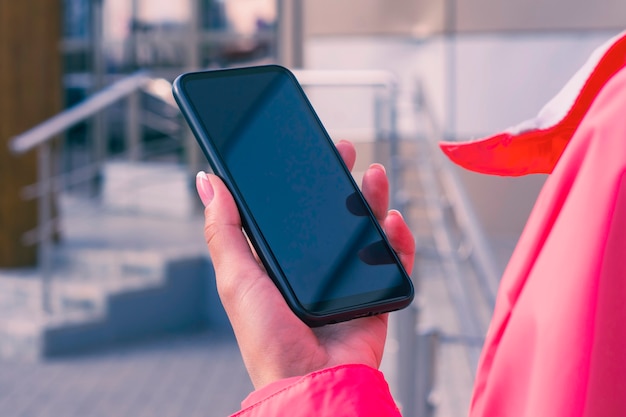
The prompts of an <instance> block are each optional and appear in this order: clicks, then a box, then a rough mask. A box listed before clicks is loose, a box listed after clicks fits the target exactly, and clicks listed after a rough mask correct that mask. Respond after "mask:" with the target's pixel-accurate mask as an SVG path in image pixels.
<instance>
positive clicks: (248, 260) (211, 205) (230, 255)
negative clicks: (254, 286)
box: [196, 172, 262, 311]
mask: <svg viewBox="0 0 626 417" xmlns="http://www.w3.org/2000/svg"><path fill="white" fill-rule="evenodd" d="M196 188H197V190H198V195H199V196H200V199H201V200H202V202H203V203H204V205H205V210H204V216H205V223H204V237H205V239H206V242H207V246H208V248H209V253H210V255H211V261H212V263H213V267H214V268H215V276H216V280H217V288H218V291H219V293H220V298H222V303H223V304H224V307H225V308H226V309H227V311H228V309H229V308H228V307H229V306H228V305H229V304H231V303H232V302H234V301H235V300H237V299H238V298H239V297H238V294H241V291H245V290H246V288H249V287H248V285H249V284H250V283H251V282H250V280H252V279H255V278H257V277H258V276H259V274H260V273H262V269H261V268H260V266H259V264H258V263H257V261H256V259H255V257H254V255H253V253H252V251H251V249H250V246H249V244H248V240H247V239H246V237H245V235H244V234H243V231H242V229H241V217H240V216H239V211H238V210H237V205H236V204H235V200H234V199H233V197H232V195H231V194H230V192H229V190H228V188H226V185H224V183H223V182H222V180H221V179H220V178H219V177H217V176H215V175H212V174H206V173H204V172H199V173H198V175H197V176H196Z"/></svg>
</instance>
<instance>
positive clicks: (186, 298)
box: [0, 256, 226, 361]
mask: <svg viewBox="0 0 626 417" xmlns="http://www.w3.org/2000/svg"><path fill="white" fill-rule="evenodd" d="M160 262H161V263H162V270H161V272H162V274H161V275H159V276H152V275H149V276H148V277H146V276H140V277H137V276H135V277H133V276H130V277H129V276H125V277H122V278H120V277H116V278H115V279H110V280H103V281H98V280H88V279H81V277H77V276H73V277H72V276H69V275H66V276H62V277H61V276H59V275H57V276H53V277H52V280H51V284H50V286H49V289H50V300H51V302H50V306H51V311H50V312H45V311H43V309H42V303H43V286H42V285H41V282H40V280H39V279H38V278H40V277H39V276H38V275H37V273H36V272H35V271H32V272H31V273H29V274H28V276H27V277H26V276H21V277H14V276H9V275H10V274H5V273H2V274H0V292H1V293H2V294H3V295H2V297H1V298H0V309H1V311H2V314H1V315H0V358H2V359H13V360H28V361H32V360H38V359H41V358H45V357H50V356H58V355H67V354H72V353H76V352H80V351H85V350H89V349H97V348H101V347H103V346H108V345H111V344H114V343H120V342H128V341H132V340H137V339H141V338H146V337H151V336H154V335H158V334H162V333H170V332H176V331H183V330H189V329H197V328H201V327H204V326H207V325H213V326H216V327H222V326H224V325H225V323H226V319H225V316H224V313H223V311H222V309H221V305H220V304H219V301H218V297H217V294H216V291H215V285H214V280H213V275H212V267H211V265H210V262H209V260H208V258H207V257H197V256H196V257H171V258H167V259H160Z"/></svg>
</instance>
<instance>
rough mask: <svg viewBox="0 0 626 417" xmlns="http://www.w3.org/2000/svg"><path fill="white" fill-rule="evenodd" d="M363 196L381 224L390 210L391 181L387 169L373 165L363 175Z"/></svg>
mask: <svg viewBox="0 0 626 417" xmlns="http://www.w3.org/2000/svg"><path fill="white" fill-rule="evenodd" d="M361 188H362V189H363V195H364V196H365V199H366V200H367V202H368V204H369V205H370V207H371V208H372V211H373V212H374V216H376V218H377V219H378V221H379V222H380V223H382V222H383V221H384V220H385V217H387V209H388V208H389V180H388V179H387V173H386V172H385V167H383V166H382V165H380V164H372V165H370V167H369V168H368V169H367V171H365V174H363V183H362V186H361Z"/></svg>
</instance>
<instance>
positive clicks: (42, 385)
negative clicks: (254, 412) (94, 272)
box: [0, 331, 252, 417]
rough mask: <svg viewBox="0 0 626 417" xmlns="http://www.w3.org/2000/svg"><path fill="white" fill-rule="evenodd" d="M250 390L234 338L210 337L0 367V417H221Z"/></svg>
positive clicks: (205, 333)
mask: <svg viewBox="0 0 626 417" xmlns="http://www.w3.org/2000/svg"><path fill="white" fill-rule="evenodd" d="M251 389H252V386H251V384H250V382H249V380H248V377H247V374H246V372H245V368H244V366H243V363H242V361H241V357H240V355H239V351H238V349H237V347H236V344H235V342H234V338H233V337H232V336H230V335H227V334H223V333H222V334H219V333H215V332H213V333H212V332H210V331H203V332H201V333H196V334H186V335H178V336H172V337H169V338H161V339H158V340H152V341H143V342H140V343H136V344H133V345H131V346H125V347H117V348H114V349H108V350H103V351H101V352H92V353H90V354H85V355H82V356H74V357H68V358H60V359H54V360H49V361H46V362H43V363H16V362H0V415H1V416H4V417H78V416H82V417H100V416H102V417H105V416H106V417H110V416H116V417H125V416H129V417H131V416H132V417H143V416H146V417H147V416H159V417H170V416H171V417H174V416H185V417H193V416H227V415H229V414H230V413H232V412H234V411H236V410H238V409H239V404H240V402H241V400H242V399H243V398H245V396H246V395H247V394H248V393H249V392H250V390H251Z"/></svg>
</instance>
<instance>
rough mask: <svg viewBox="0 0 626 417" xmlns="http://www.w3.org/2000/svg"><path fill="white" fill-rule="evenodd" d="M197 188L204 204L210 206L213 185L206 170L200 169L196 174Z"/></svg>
mask: <svg viewBox="0 0 626 417" xmlns="http://www.w3.org/2000/svg"><path fill="white" fill-rule="evenodd" d="M196 189H197V190H198V195H199V196H200V200H202V204H204V206H205V207H206V206H208V205H209V203H210V202H211V200H213V186H211V182H210V181H209V177H207V175H206V173H205V172H204V171H200V172H198V174H197V175H196Z"/></svg>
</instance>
